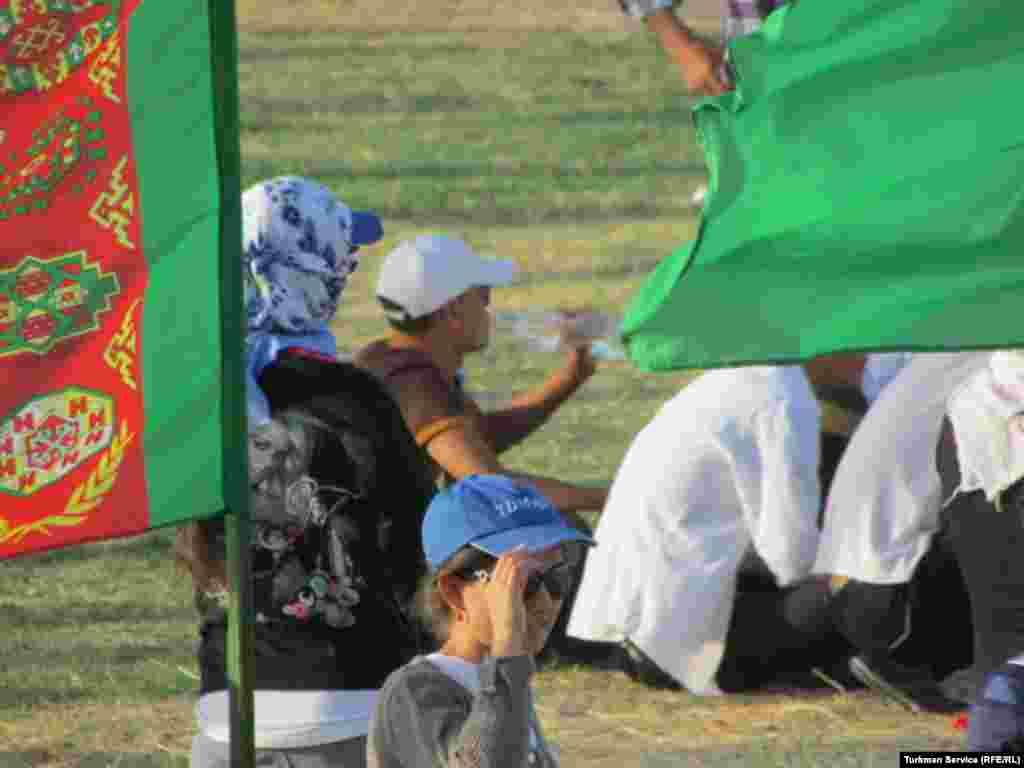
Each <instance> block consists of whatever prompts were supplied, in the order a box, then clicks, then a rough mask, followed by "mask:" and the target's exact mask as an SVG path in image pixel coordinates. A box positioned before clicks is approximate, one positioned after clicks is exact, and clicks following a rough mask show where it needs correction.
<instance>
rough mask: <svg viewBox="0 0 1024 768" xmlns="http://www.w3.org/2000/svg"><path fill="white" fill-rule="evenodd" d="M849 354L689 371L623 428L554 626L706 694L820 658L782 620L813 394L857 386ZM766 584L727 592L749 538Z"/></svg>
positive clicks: (808, 508) (805, 518)
mask: <svg viewBox="0 0 1024 768" xmlns="http://www.w3.org/2000/svg"><path fill="white" fill-rule="evenodd" d="M863 362H864V361H863V356H861V355H836V356H832V357H826V358H819V359H816V360H813V361H811V362H809V363H807V364H805V365H804V366H803V368H801V367H800V366H785V367H748V368H731V369H720V370H713V371H709V372H707V373H704V374H702V375H701V376H700V377H699V378H697V379H696V380H695V381H693V382H692V383H690V384H689V385H688V386H686V387H685V388H684V389H683V390H682V391H681V392H680V393H679V394H678V395H676V396H675V397H674V398H673V399H672V400H670V401H669V402H668V403H666V404H665V405H664V406H663V407H662V409H661V410H660V411H659V412H658V414H657V415H656V416H655V418H654V419H653V421H651V422H650V423H649V424H648V425H647V426H646V427H644V429H643V430H641V432H640V433H639V434H638V435H637V437H636V438H635V440H634V441H633V444H632V445H631V446H630V448H629V450H628V451H627V453H626V457H625V459H624V460H623V462H622V466H621V467H620V468H619V471H618V473H617V475H616V477H615V481H614V483H613V484H612V490H611V493H610V495H609V499H608V505H607V507H606V508H605V510H604V513H603V515H602V517H601V520H600V523H599V525H598V529H597V533H598V538H599V539H600V540H601V542H602V545H601V546H600V547H598V548H596V549H594V550H593V551H592V552H591V553H590V555H589V557H588V560H587V564H586V567H585V569H584V574H583V582H582V584H581V585H580V589H579V592H578V594H577V599H576V604H575V607H574V609H573V612H572V615H571V617H570V620H569V634H570V635H573V636H576V637H581V638H585V639H587V640H593V641H612V642H622V643H624V646H625V649H624V650H625V652H624V655H623V661H624V663H625V664H626V670H627V672H629V673H630V674H631V675H632V676H634V677H636V678H638V679H640V680H642V681H643V682H646V683H649V684H652V685H656V686H664V687H678V686H680V685H682V686H685V687H686V688H687V690H689V691H690V692H691V693H696V694H714V693H719V692H721V691H723V690H724V691H738V690H744V689H749V688H754V687H757V686H760V685H762V684H765V683H767V682H769V681H770V680H771V679H772V677H773V675H779V676H785V675H787V674H789V673H792V672H793V671H794V670H799V671H807V672H809V671H810V669H811V668H812V667H813V666H815V664H816V663H822V664H823V663H825V662H826V661H828V660H829V659H830V658H831V656H830V654H831V653H832V650H833V649H832V646H831V640H832V638H831V637H827V636H822V637H818V636H817V635H816V634H814V633H813V632H812V633H808V632H805V631H804V630H803V629H802V628H801V627H799V626H797V625H796V624H795V623H794V622H793V621H791V620H790V618H789V616H788V610H789V608H788V606H787V602H786V600H787V597H788V596H789V594H790V591H789V590H783V591H780V590H779V589H778V588H777V587H788V586H790V585H792V584H794V583H795V582H797V581H798V580H800V579H802V578H804V577H805V576H807V575H808V573H809V571H810V568H811V565H812V564H813V563H814V556H815V553H816V552H817V548H818V524H817V523H818V515H819V510H820V507H821V493H820V480H819V476H818V471H819V457H820V454H821V445H820V440H821V432H822V430H821V413H820V407H819V405H818V402H817V400H816V398H815V392H814V391H813V390H812V384H813V385H814V386H815V388H818V389H832V388H835V387H845V388H854V389H856V388H858V387H859V386H860V378H861V374H862V369H863ZM751 547H752V548H753V549H754V550H756V552H757V554H758V555H759V556H760V558H761V559H762V560H763V561H764V562H765V563H766V564H767V567H768V569H769V571H770V573H771V575H772V577H773V580H774V582H775V585H773V589H772V590H758V591H753V590H752V591H743V592H738V591H737V580H738V575H739V570H740V566H741V562H742V561H743V559H744V555H745V553H746V552H747V551H748V548H751Z"/></svg>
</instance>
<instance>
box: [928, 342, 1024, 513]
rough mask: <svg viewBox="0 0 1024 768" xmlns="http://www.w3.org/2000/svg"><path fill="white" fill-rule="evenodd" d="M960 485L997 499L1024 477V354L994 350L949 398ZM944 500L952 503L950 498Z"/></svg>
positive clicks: (963, 491) (965, 490) (962, 490)
mask: <svg viewBox="0 0 1024 768" xmlns="http://www.w3.org/2000/svg"><path fill="white" fill-rule="evenodd" d="M948 412H949V420H950V422H951V423H952V425H953V432H954V434H955V435H956V454H957V461H958V462H959V464H960V487H959V488H957V491H958V492H960V493H968V492H970V491H976V490H982V491H984V492H985V498H987V499H988V500H989V501H991V502H995V500H996V498H997V497H998V496H999V494H1001V493H1002V492H1003V491H1005V490H1006V489H1007V488H1009V487H1010V486H1011V485H1013V484H1014V483H1016V482H1017V481H1018V480H1020V478H1021V477H1024V352H1022V351H1021V350H1017V349H1013V350H1010V349H1004V350H999V351H997V352H993V353H992V355H991V356H990V357H989V360H988V365H986V366H985V367H984V368H982V369H980V370H979V371H977V372H976V373H975V374H974V375H973V376H971V377H970V378H969V379H967V381H965V382H964V383H963V384H961V385H960V387H959V388H958V389H957V391H956V392H954V393H953V395H952V397H950V401H949V411H948ZM943 501H948V499H944V500H943Z"/></svg>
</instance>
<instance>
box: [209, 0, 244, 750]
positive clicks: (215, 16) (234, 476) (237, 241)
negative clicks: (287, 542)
mask: <svg viewBox="0 0 1024 768" xmlns="http://www.w3.org/2000/svg"><path fill="white" fill-rule="evenodd" d="M209 14H210V46H211V57H212V61H211V63H212V69H213V82H214V111H215V114H216V118H217V137H216V141H217V157H218V162H219V165H220V167H219V172H220V173H219V177H220V198H221V199H220V202H221V230H220V264H221V286H222V294H221V297H222V308H221V309H222V313H221V316H222V317H223V318H224V321H223V323H222V326H221V331H222V350H223V356H222V360H223V371H222V376H221V380H222V382H223V403H224V413H223V424H224V493H225V498H226V500H227V508H228V511H227V514H226V518H225V525H226V528H227V568H228V579H229V581H230V586H231V589H230V593H231V599H230V603H229V610H228V648H227V652H228V653H227V656H228V658H227V665H228V685H229V696H230V708H231V730H230V738H231V765H232V766H233V768H252V766H253V765H254V764H255V746H254V739H253V736H254V734H253V723H254V717H253V695H252V688H253V686H252V657H253V599H252V580H251V579H250V573H251V570H252V569H251V563H250V550H249V544H250V541H251V539H252V534H251V525H250V518H249V483H248V476H249V471H248V437H247V435H248V430H247V428H246V411H245V397H244V394H242V393H244V392H245V378H244V375H243V371H244V362H243V361H244V339H245V323H244V319H243V300H242V259H241V248H242V209H241V181H240V180H241V148H240V143H239V98H238V31H237V25H236V21H235V4H234V0H209Z"/></svg>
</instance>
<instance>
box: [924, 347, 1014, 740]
mask: <svg viewBox="0 0 1024 768" xmlns="http://www.w3.org/2000/svg"><path fill="white" fill-rule="evenodd" d="M984 360H985V364H984V365H982V366H981V367H980V368H979V369H977V370H976V371H975V373H974V374H973V375H972V376H971V377H970V378H969V379H967V380H966V381H964V382H963V383H962V384H961V385H960V386H959V387H957V389H956V390H955V391H954V392H953V394H952V396H951V397H950V399H949V401H948V411H947V417H946V420H945V422H944V423H943V425H942V432H941V435H940V437H939V440H938V448H937V452H936V463H937V467H938V473H939V477H940V478H941V481H942V492H941V498H942V499H943V501H944V502H945V505H944V507H943V509H942V520H943V523H944V525H945V526H946V528H947V529H948V531H949V539H950V542H951V545H952V548H953V551H954V552H955V554H956V558H957V561H958V562H959V564H960V568H961V569H962V571H963V575H964V580H965V582H966V584H967V591H968V594H969V595H970V610H971V616H972V624H973V628H974V637H973V640H974V667H973V670H972V672H973V674H974V677H975V681H976V683H977V686H978V687H977V693H976V694H975V696H974V697H973V701H972V702H971V710H970V720H969V725H968V729H967V747H968V749H971V750H1001V749H1004V748H1006V747H1007V746H1010V747H1013V748H1014V749H1015V750H1016V751H1021V750H1022V749H1024V558H1022V557H1021V551H1022V549H1024V353H1021V352H1020V351H1019V350H1000V351H997V352H994V353H991V354H986V355H985V357H984Z"/></svg>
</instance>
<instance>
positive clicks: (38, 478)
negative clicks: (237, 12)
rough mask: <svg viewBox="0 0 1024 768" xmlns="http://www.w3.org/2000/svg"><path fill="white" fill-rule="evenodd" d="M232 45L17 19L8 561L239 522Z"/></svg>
mask: <svg viewBox="0 0 1024 768" xmlns="http://www.w3.org/2000/svg"><path fill="white" fill-rule="evenodd" d="M219 16H224V17H225V18H227V19H230V20H231V22H230V23H228V22H225V21H224V20H223V19H221V20H220V21H218V17H219ZM234 35H235V30H234V27H233V13H232V12H231V11H230V3H229V2H218V3H212V2H209V3H208V0H180V1H177V0H176V1H175V2H170V1H166V0H109V1H104V0H74V2H72V1H71V0H8V2H6V3H0V50H3V53H4V56H3V57H2V58H0V62H2V63H0V102H2V108H0V109H2V113H3V121H2V124H0V242H2V243H3V244H2V245H0V379H2V382H3V384H2V386H0V497H3V504H2V505H0V558H4V557H11V556H14V555H19V554H23V553H26V552H32V551H38V550H42V549H50V548H54V547H60V546H65V545H69V544H74V543H79V542H84V541H91V540H97V539H105V538H111V537H115V536H124V535H129V534H134V533H139V532H141V531H144V530H146V529H148V528H153V527H156V526H161V525H167V524H171V523H176V522H179V521H181V520H186V519H189V518H196V517H207V516H211V515H215V514H218V513H220V512H221V511H222V510H223V509H225V508H231V509H240V504H241V503H242V501H243V499H244V495H245V494H246V489H245V476H246V472H245V462H244V450H243V449H244V446H245V439H244V413H243V408H244V398H243V397H240V396H239V393H241V392H243V389H244V385H243V383H242V379H241V376H242V365H241V350H242V338H243V331H242V327H243V326H242V300H241V286H240V281H241V274H240V272H241V270H240V256H239V249H240V247H241V226H240V213H239V181H238V117H237V109H238V106H237V73H236V68H237V64H236V54H235V48H234ZM231 483H233V484H234V486H235V487H234V488H232V487H230V484H231ZM232 502H234V503H232Z"/></svg>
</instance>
